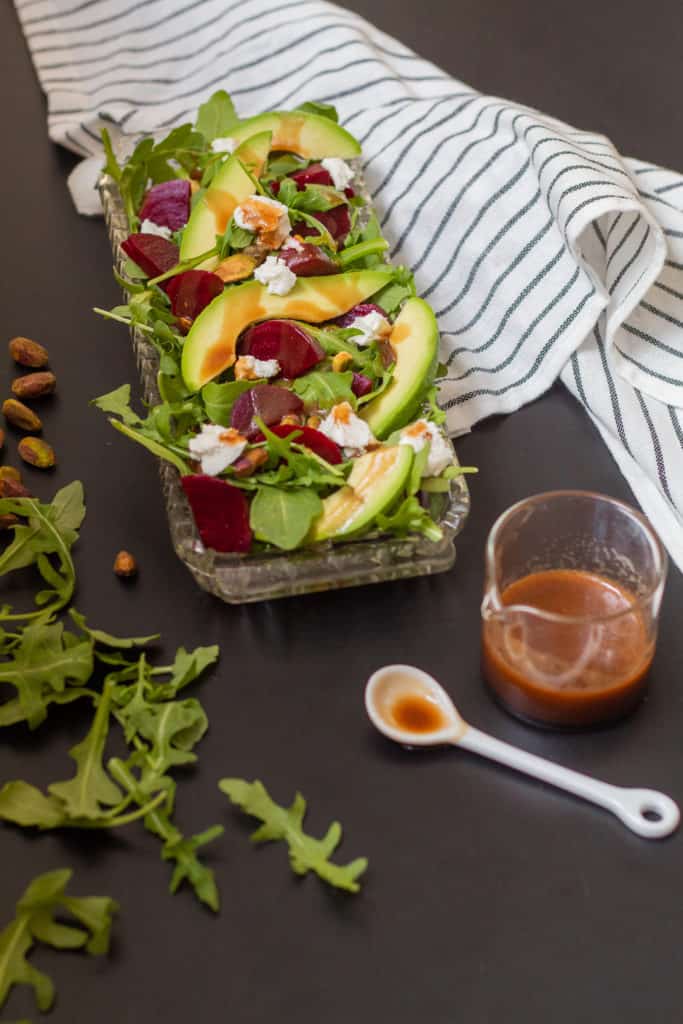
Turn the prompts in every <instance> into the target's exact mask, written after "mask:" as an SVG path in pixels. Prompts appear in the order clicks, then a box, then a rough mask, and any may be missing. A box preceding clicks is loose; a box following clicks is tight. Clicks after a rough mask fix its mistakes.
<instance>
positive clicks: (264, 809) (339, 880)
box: [218, 779, 368, 892]
mask: <svg viewBox="0 0 683 1024" xmlns="http://www.w3.org/2000/svg"><path fill="white" fill-rule="evenodd" d="M218 788H219V789H220V790H221V792H223V793H225V795H226V796H227V797H228V799H229V800H231V801H232V803H233V804H236V805H237V806H238V807H241V808H242V810H243V811H245V813H246V814H250V815H251V816H252V817H253V818H258V819H259V820H260V821H262V822H263V824H262V825H261V826H260V827H259V828H258V829H257V830H256V831H255V832H254V833H253V835H252V837H251V840H252V842H254V843H267V842H272V841H275V840H279V839H281V840H283V841H284V842H286V843H287V845H288V847H289V862H290V866H291V868H292V871H294V873H295V874H297V875H305V874H306V873H307V872H308V871H315V873H316V874H317V875H318V877H319V878H322V880H323V881H324V882H327V883H328V885H332V886H334V887H335V888H337V889H345V890H346V891H347V892H358V891H359V890H360V885H359V883H358V881H357V879H358V878H359V877H360V876H361V875H362V874H363V872H364V871H365V870H366V868H367V866H368V862H367V860H366V858H365V857H358V858H357V859H356V860H353V861H351V863H349V864H345V865H339V864H333V863H332V862H331V861H330V856H331V855H332V854H333V853H334V851H335V850H336V848H337V846H338V845H339V843H340V842H341V836H342V829H341V825H340V824H339V822H337V821H335V822H333V823H332V824H331V825H330V827H329V829H328V830H327V832H326V834H325V836H324V838H323V839H314V838H313V837H312V836H309V835H307V834H306V833H305V832H304V830H303V822H304V816H305V814H306V801H305V800H304V798H303V796H302V795H301V793H297V794H296V796H295V797H294V802H293V804H292V805H291V807H281V806H280V804H276V803H275V801H274V800H272V799H271V797H270V796H269V794H268V792H267V790H266V788H265V787H264V786H263V784H262V783H261V782H259V781H258V779H257V780H255V781H254V782H247V781H246V779H221V780H220V782H219V783H218Z"/></svg>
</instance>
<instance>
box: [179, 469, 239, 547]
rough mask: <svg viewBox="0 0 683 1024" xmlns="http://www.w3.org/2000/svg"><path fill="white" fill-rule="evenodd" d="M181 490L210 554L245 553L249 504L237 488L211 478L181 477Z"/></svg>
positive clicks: (199, 476) (200, 475) (199, 475)
mask: <svg viewBox="0 0 683 1024" xmlns="http://www.w3.org/2000/svg"><path fill="white" fill-rule="evenodd" d="M181 483H182V485H183V490H184V491H185V494H186V496H187V500H188V501H189V503H190V508H191V509H192V515H193V516H194V521H195V523H196V524H197V529H198V530H199V536H200V537H201V538H202V543H203V544H204V545H205V546H206V547H207V548H213V550H214V551H248V550H249V548H250V546H251V536H252V534H251V529H250V527H249V505H248V503H247V499H246V498H245V497H244V494H243V493H242V491H241V490H240V489H239V488H238V487H233V485H232V484H229V483H226V481H225V480H219V479H218V478H217V477H215V476H205V475H204V474H203V473H198V474H197V475H196V476H184V477H182V479H181Z"/></svg>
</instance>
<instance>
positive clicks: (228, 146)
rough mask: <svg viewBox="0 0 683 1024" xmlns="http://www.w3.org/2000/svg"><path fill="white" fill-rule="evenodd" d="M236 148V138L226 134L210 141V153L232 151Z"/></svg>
mask: <svg viewBox="0 0 683 1024" xmlns="http://www.w3.org/2000/svg"><path fill="white" fill-rule="evenodd" d="M236 149H237V140H236V139H231V138H230V136H229V135H226V136H225V137H224V138H222V139H214V140H213V142H212V143H211V152H212V153H234V152H235V150H236Z"/></svg>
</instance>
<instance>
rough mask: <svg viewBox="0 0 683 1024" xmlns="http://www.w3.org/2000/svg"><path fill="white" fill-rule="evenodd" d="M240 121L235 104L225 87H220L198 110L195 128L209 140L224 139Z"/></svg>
mask: <svg viewBox="0 0 683 1024" xmlns="http://www.w3.org/2000/svg"><path fill="white" fill-rule="evenodd" d="M239 123H240V119H239V117H238V116H237V113H236V111H235V105H234V103H233V102H232V100H231V99H230V96H229V95H228V93H227V92H226V91H225V89H219V90H218V91H217V92H215V93H214V94H213V96H211V97H210V98H209V99H208V100H207V101H206V103H202V105H201V106H200V107H199V110H198V111H197V120H196V122H195V128H196V130H197V131H198V132H200V133H201V135H203V136H204V138H205V139H206V140H207V142H213V140H214V139H224V138H226V137H229V136H230V132H231V131H234V129H235V128H236V127H237V126H238V124H239Z"/></svg>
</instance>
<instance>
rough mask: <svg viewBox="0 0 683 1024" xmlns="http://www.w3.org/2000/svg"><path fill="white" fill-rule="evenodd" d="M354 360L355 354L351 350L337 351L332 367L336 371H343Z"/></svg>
mask: <svg viewBox="0 0 683 1024" xmlns="http://www.w3.org/2000/svg"><path fill="white" fill-rule="evenodd" d="M352 362H353V356H352V355H351V353H350V352H337V354H336V356H335V357H334V359H333V360H332V369H333V371H334V372H335V373H343V372H344V370H345V369H346V367H347V366H348V365H349V363H352Z"/></svg>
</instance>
